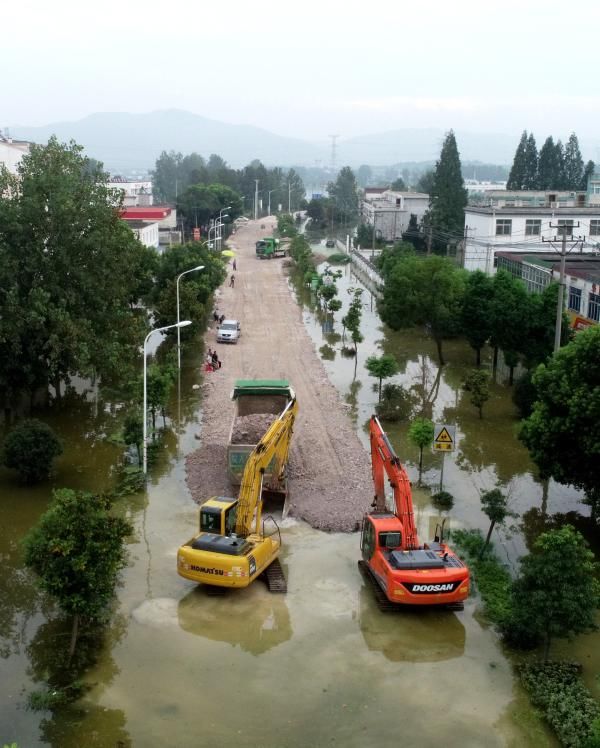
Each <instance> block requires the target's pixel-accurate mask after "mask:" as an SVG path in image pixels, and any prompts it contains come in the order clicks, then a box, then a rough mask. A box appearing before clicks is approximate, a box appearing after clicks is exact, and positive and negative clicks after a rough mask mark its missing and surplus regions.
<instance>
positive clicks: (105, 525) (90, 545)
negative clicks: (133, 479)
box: [24, 488, 133, 657]
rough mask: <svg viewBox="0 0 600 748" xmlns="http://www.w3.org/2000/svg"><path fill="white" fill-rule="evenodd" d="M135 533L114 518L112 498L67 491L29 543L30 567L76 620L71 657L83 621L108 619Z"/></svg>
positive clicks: (55, 500)
mask: <svg viewBox="0 0 600 748" xmlns="http://www.w3.org/2000/svg"><path fill="white" fill-rule="evenodd" d="M132 530H133V528H132V526H131V525H130V524H129V522H127V521H125V520H124V519H122V518H121V517H116V516H114V515H113V514H112V513H111V501H110V499H109V498H108V497H107V496H104V495H96V496H95V495H93V494H90V493H84V492H76V491H71V490H70V489H67V488H62V489H59V490H57V491H55V492H54V495H53V500H52V503H51V504H50V508H49V509H48V510H47V511H46V512H45V513H44V514H43V515H42V516H41V518H40V520H39V522H38V524H37V525H36V526H35V527H34V528H33V529H32V530H31V531H30V532H29V534H28V535H27V536H26V538H25V540H24V549H25V564H26V566H28V567H29V568H30V569H32V570H33V571H34V572H35V573H36V574H37V576H38V583H39V586H40V587H41V588H42V589H43V590H45V591H46V592H48V593H49V594H50V595H51V596H52V597H54V598H55V599H56V601H57V602H58V604H59V606H60V607H61V608H62V610H63V611H64V612H65V613H67V614H68V615H70V616H72V617H73V627H72V630H71V644H70V648H69V656H70V657H71V656H72V655H73V652H74V651H75V645H76V642H77V633H78V629H79V622H80V619H81V618H86V619H92V620H96V621H97V620H100V619H101V618H102V617H103V616H104V615H105V614H106V610H107V606H108V604H109V602H110V600H111V599H112V597H113V594H114V589H115V585H116V582H117V577H118V574H119V570H120V569H121V568H122V566H123V565H124V563H125V549H124V545H123V541H124V539H125V538H126V537H127V536H128V535H129V534H131V532H132Z"/></svg>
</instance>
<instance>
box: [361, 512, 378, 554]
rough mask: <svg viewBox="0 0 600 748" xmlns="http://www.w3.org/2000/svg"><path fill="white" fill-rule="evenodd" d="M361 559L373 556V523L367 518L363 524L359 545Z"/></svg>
mask: <svg viewBox="0 0 600 748" xmlns="http://www.w3.org/2000/svg"><path fill="white" fill-rule="evenodd" d="M360 547H361V550H362V554H363V558H365V559H368V558H371V556H372V555H373V551H374V550H375V528H374V527H373V523H372V522H371V521H370V520H369V519H368V518H367V519H365V521H364V524H363V532H362V538H361V544H360Z"/></svg>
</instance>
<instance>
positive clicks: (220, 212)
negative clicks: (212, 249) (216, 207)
mask: <svg viewBox="0 0 600 748" xmlns="http://www.w3.org/2000/svg"><path fill="white" fill-rule="evenodd" d="M224 210H231V205H228V206H227V207H226V208H221V210H220V211H219V223H220V224H221V226H224V225H225V224H224V223H223V218H227V213H225V215H223V211H224ZM221 239H222V236H221V232H220V231H219V251H220V250H221Z"/></svg>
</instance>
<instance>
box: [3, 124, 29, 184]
mask: <svg viewBox="0 0 600 748" xmlns="http://www.w3.org/2000/svg"><path fill="white" fill-rule="evenodd" d="M30 146H31V143H29V142H28V141H27V140H15V139H14V138H11V137H9V136H8V135H3V134H2V132H0V165H4V166H5V167H6V168H7V169H8V171H9V172H10V173H11V174H16V173H17V166H18V165H19V162H20V160H21V159H22V158H23V156H24V155H25V154H26V153H29V147H30Z"/></svg>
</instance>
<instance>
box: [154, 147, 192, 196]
mask: <svg viewBox="0 0 600 748" xmlns="http://www.w3.org/2000/svg"><path fill="white" fill-rule="evenodd" d="M182 161H183V155H182V154H181V153H176V152H175V151H170V152H169V153H167V152H166V151H162V153H161V154H160V156H159V157H158V158H157V159H156V164H155V166H154V171H153V172H152V190H153V192H154V197H155V198H156V199H157V201H158V202H164V203H174V202H175V200H176V199H177V195H178V193H179V192H183V190H184V188H185V187H187V185H184V184H183V183H182V182H181V181H180V180H181V172H180V169H181V162H182Z"/></svg>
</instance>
